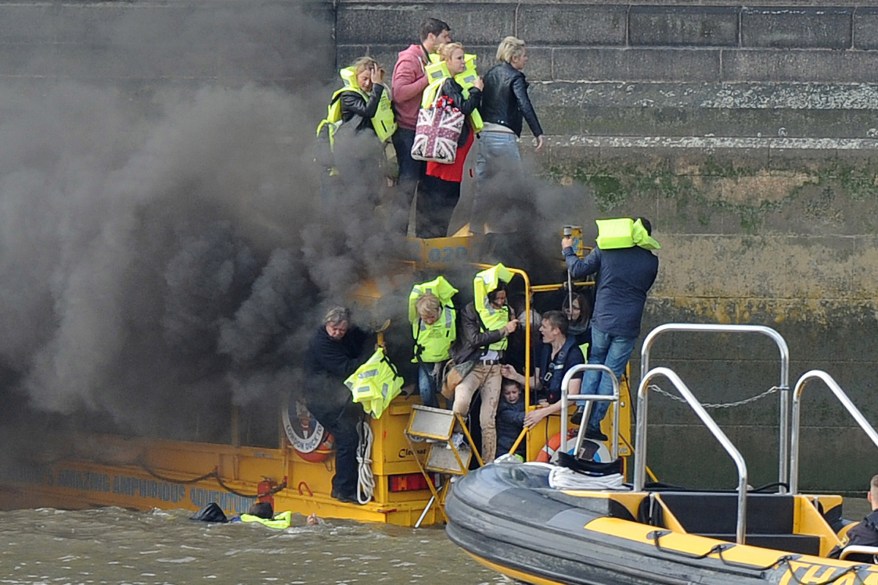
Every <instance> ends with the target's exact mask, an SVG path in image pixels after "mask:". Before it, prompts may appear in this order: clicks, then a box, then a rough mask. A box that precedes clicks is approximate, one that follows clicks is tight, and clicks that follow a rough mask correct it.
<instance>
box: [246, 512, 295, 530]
mask: <svg viewBox="0 0 878 585" xmlns="http://www.w3.org/2000/svg"><path fill="white" fill-rule="evenodd" d="M241 522H256V523H258V524H262V525H263V526H265V527H267V528H273V529H274V530H286V529H287V528H289V527H290V526H292V524H293V513H292V512H290V511H287V512H281V513H280V514H275V516H274V518H270V519H269V518H260V517H259V516H254V515H253V514H241Z"/></svg>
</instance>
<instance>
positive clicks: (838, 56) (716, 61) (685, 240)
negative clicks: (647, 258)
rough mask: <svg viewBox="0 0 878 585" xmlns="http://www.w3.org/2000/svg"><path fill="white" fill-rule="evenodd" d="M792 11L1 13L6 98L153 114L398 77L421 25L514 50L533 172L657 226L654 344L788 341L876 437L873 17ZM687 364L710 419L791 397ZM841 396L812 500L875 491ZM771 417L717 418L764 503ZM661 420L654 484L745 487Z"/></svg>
mask: <svg viewBox="0 0 878 585" xmlns="http://www.w3.org/2000/svg"><path fill="white" fill-rule="evenodd" d="M789 4H791V3H783V2H768V1H766V2H760V3H759V5H758V6H743V5H736V4H730V3H728V2H715V1H699V2H683V1H679V2H669V1H659V0H653V1H648V2H641V3H638V4H636V5H635V4H632V5H628V4H608V3H604V2H597V1H580V2H537V1H522V2H503V1H500V2H480V3H479V2H463V1H444V2H442V1H438V2H422V3H411V2H409V3H404V4H402V3H393V2H381V1H376V2H369V1H347V0H337V1H336V2H333V3H328V2H288V1H283V0H274V1H263V0H259V1H258V2H251V1H248V2H241V1H240V0H217V1H215V2H194V1H193V2H184V1H170V2H167V1H161V2H159V1H156V2H149V1H143V2H139V1H135V2H72V1H71V2H60V1H57V2H56V1H52V2H49V1H46V2H39V1H32V2H28V1H26V0H25V1H21V2H15V3H12V2H0V83H2V84H4V85H15V84H30V85H34V86H39V84H41V83H44V82H45V81H46V80H55V79H74V80H86V81H88V82H90V83H100V84H105V85H110V86H113V87H117V88H121V89H128V90H130V91H131V92H132V95H136V96H141V97H143V96H146V97H144V98H143V99H146V100H148V96H149V94H150V93H151V92H152V91H155V90H156V89H157V88H167V87H197V86H198V85H199V84H201V83H203V82H205V81H209V82H211V83H219V84H241V83H251V82H255V83H260V84H266V85H273V86H277V87H280V88H284V89H285V90H287V91H289V92H291V93H294V94H295V93H297V92H301V91H302V87H303V84H304V83H305V82H307V81H308V80H314V79H319V80H321V81H324V82H331V80H332V79H333V77H334V71H335V68H336V67H337V66H338V65H343V64H346V63H348V62H350V61H351V60H352V59H353V58H354V57H356V56H359V55H361V54H363V53H367V52H368V53H371V54H373V55H375V56H376V57H378V58H379V59H380V60H381V61H383V62H384V63H385V64H387V65H388V66H392V64H393V62H394V61H395V57H396V52H397V51H399V50H400V49H401V48H403V47H405V46H406V45H408V44H409V43H410V42H412V41H414V37H415V36H416V31H417V26H418V23H419V22H420V21H421V20H422V19H423V18H424V17H426V16H436V17H439V18H442V19H444V20H447V21H448V22H449V23H451V25H452V27H453V32H454V36H455V37H456V38H457V39H459V40H461V41H462V42H464V43H465V44H466V46H467V48H468V49H469V50H470V51H472V52H475V53H477V54H478V55H479V63H480V65H481V67H482V69H484V68H485V67H487V66H488V65H489V64H490V63H491V62H492V61H493V53H494V50H495V47H496V44H497V42H498V41H499V40H500V39H501V38H502V37H503V36H505V35H509V34H514V35H517V36H519V37H521V38H524V39H525V40H526V41H527V42H528V45H529V54H530V57H531V59H530V63H529V65H528V69H527V71H526V72H527V74H528V78H529V80H530V81H531V84H532V85H531V89H530V91H531V96H532V98H533V100H534V102H535V104H536V107H537V110H538V112H539V114H540V117H541V120H542V122H543V124H544V127H545V129H546V132H547V135H548V138H549V146H548V148H547V149H546V152H544V153H542V154H541V155H540V156H539V157H534V156H533V153H532V152H531V151H530V149H529V148H528V144H529V142H528V141H526V140H525V141H523V142H522V144H523V149H524V150H525V153H526V155H527V156H529V157H530V158H534V160H535V162H537V163H538V165H539V166H538V168H539V169H540V172H541V173H542V174H543V176H544V177H545V179H546V180H547V181H548V182H550V183H552V184H555V185H561V186H568V187H570V188H571V193H578V194H579V195H577V196H578V197H579V199H576V200H575V201H574V203H573V209H572V213H571V221H575V222H578V223H582V224H583V225H586V226H590V225H591V220H592V219H593V215H594V214H600V215H603V216H614V215H621V214H635V213H636V214H642V215H647V216H650V217H651V218H652V219H653V222H654V225H655V226H656V236H657V238H658V239H659V240H660V241H661V242H662V243H663V245H664V248H663V250H662V251H661V252H660V257H661V263H662V266H661V273H660V277H659V280H658V282H657V284H656V286H655V289H654V292H653V295H652V298H651V300H650V303H649V305H648V310H647V316H646V319H645V323H644V325H645V329H646V330H648V329H650V328H651V327H653V326H655V325H657V324H660V323H664V322H669V321H694V322H720V323H757V324H765V325H769V326H772V327H775V328H777V329H778V330H779V331H781V333H783V334H784V335H785V336H787V339H788V340H789V343H790V348H791V354H792V358H793V366H792V377H793V380H795V379H796V378H797V377H798V375H799V374H801V373H802V372H804V371H807V370H809V369H811V368H815V367H816V368H824V369H826V370H827V371H829V372H830V373H831V374H832V375H834V376H835V377H836V379H837V380H838V381H839V382H840V383H841V385H842V387H843V388H845V389H846V390H848V391H849V392H850V394H851V395H852V396H853V397H854V399H855V401H856V402H857V403H858V404H859V405H860V407H861V409H862V410H863V412H864V413H865V414H866V416H867V418H869V419H870V420H871V421H872V422H873V423H876V424H878V398H876V397H875V390H876V387H875V382H874V376H873V375H872V374H873V371H874V370H875V369H876V359H875V357H874V356H875V351H874V349H875V346H876V343H875V340H876V335H878V303H876V301H875V295H874V292H873V291H874V289H875V278H874V274H876V269H878V253H876V252H875V250H876V247H875V245H876V220H875V218H876V214H878V204H876V199H878V198H876V195H878V187H876V176H878V149H876V146H878V141H876V139H878V121H876V116H875V114H876V113H878V26H876V25H878V3H876V2H865V1H862V2H834V3H833V4H832V6H826V5H824V3H821V2H816V1H799V2H796V3H795V7H790V6H789ZM333 35H334V36H333ZM324 89H325V88H321V92H320V95H323V93H324V92H323V90H324ZM0 107H2V106H0ZM322 107H323V104H321V103H318V102H314V105H313V108H312V112H310V113H311V114H313V116H314V119H317V117H318V116H319V114H320V112H321V108H322ZM582 193H584V195H583V194H582ZM693 342H694V346H693V344H690V343H688V342H687V341H686V340H685V339H683V338H682V337H680V336H674V337H672V338H671V339H670V340H669V341H667V342H664V343H661V344H659V345H658V346H657V347H656V351H655V357H654V361H653V364H654V365H658V364H659V362H661V363H662V364H666V365H671V366H672V367H674V368H678V369H679V370H680V371H681V373H682V374H683V375H684V379H685V380H687V382H688V383H689V384H690V387H691V388H693V389H694V390H696V393H697V394H698V395H699V396H702V397H703V398H704V400H705V401H709V402H727V401H733V400H739V399H742V398H746V397H749V396H754V395H757V394H759V393H760V392H762V391H763V390H766V389H768V388H770V387H771V386H772V385H773V384H775V383H776V382H777V378H778V365H777V363H776V357H777V354H776V350H774V348H773V347H772V346H771V344H770V343H767V342H765V341H764V340H750V339H749V338H748V339H747V340H746V341H741V340H734V339H730V340H716V339H713V338H710V337H705V336H701V337H699V336H695V338H694V339H693ZM693 354H694V355H696V356H698V357H697V359H692V358H691V356H692V355H693ZM729 358H731V360H732V361H731V364H729V363H728V360H729ZM638 363H639V360H635V362H634V365H635V372H636V371H637V367H636V366H637V364H638ZM663 385H664V384H663ZM827 396H828V392H827V391H826V390H825V389H822V388H820V387H819V385H816V386H815V387H814V388H811V389H810V390H809V392H808V396H807V398H808V402H807V407H806V410H805V419H804V422H805V423H806V424H807V425H808V426H807V429H806V431H805V436H804V439H805V447H804V448H803V452H802V457H803V459H802V475H803V482H802V483H803V486H804V487H816V488H820V489H831V490H838V489H844V490H859V489H862V486H863V485H865V481H866V479H867V478H868V477H869V476H871V475H872V474H873V473H875V472H876V471H878V470H876V469H875V468H874V464H875V458H874V450H872V448H871V447H870V446H869V445H867V441H866V440H865V439H864V438H862V435H861V434H859V433H858V432H857V431H856V429H854V428H852V426H851V421H850V419H849V418H847V417H846V416H845V415H844V414H843V413H842V412H841V410H840V408H839V407H838V406H837V405H836V404H835V403H833V402H832V401H831V400H829V399H828V398H827ZM776 403H777V400H776V395H772V396H771V397H768V398H765V399H762V400H760V401H759V402H757V403H756V408H755V409H754V408H750V409H746V408H744V407H738V408H732V409H721V410H716V411H714V412H715V413H716V416H717V418H718V419H719V420H720V421H721V423H722V424H723V426H724V428H726V429H727V430H728V432H729V434H730V435H731V436H732V438H733V440H735V441H737V442H739V443H740V444H741V445H742V446H743V447H744V451H745V455H746V456H747V457H748V462H750V464H751V471H752V480H751V483H766V482H769V481H772V480H773V479H774V478H775V475H776V472H775V469H776V463H775V461H774V450H775V449H776V434H777V432H776V429H774V428H773V427H772V426H771V425H773V424H774V422H775V421H776V419H777V410H776ZM652 404H653V410H652V413H653V414H652V415H651V417H650V423H651V424H652V425H653V428H654V429H655V430H654V434H653V437H654V439H653V441H652V442H651V448H650V465H651V466H652V467H653V468H654V469H655V470H656V471H657V472H658V473H659V474H660V475H661V476H662V479H666V480H668V481H674V480H675V479H679V480H680V481H683V479H682V478H683V476H684V473H687V474H691V473H694V474H696V476H697V477H698V478H700V480H701V481H703V482H704V483H705V484H710V483H713V484H716V483H722V484H723V485H726V486H728V485H731V483H732V482H731V480H730V473H731V471H732V470H733V466H732V465H731V463H730V462H727V461H726V459H725V456H724V455H722V454H721V453H719V452H718V451H716V450H715V449H714V448H713V447H712V446H711V445H712V442H711V441H710V440H709V439H707V438H706V437H704V434H703V431H701V430H700V429H699V428H698V427H697V425H695V424H694V417H693V416H692V415H691V414H689V413H687V412H686V411H684V410H682V409H680V408H678V407H676V405H675V404H674V403H672V402H670V401H668V400H667V399H665V398H663V397H661V396H656V397H655V398H654V399H653V401H652ZM693 445H698V452H699V453H701V454H703V456H699V457H694V456H692V455H691V454H692V453H694V452H695V449H694V447H693ZM838 453H843V454H844V456H843V457H844V459H843V461H839V459H841V458H842V456H840V455H838ZM830 454H832V455H830ZM705 461H710V462H711V464H710V465H707V464H705ZM688 483H691V482H688Z"/></svg>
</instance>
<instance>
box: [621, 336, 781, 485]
mask: <svg viewBox="0 0 878 585" xmlns="http://www.w3.org/2000/svg"><path fill="white" fill-rule="evenodd" d="M668 332H698V333H760V334H762V335H766V336H768V337H770V338H771V339H773V340H774V342H775V344H776V345H777V348H778V350H780V383H779V384H778V390H780V421H779V422H778V426H779V427H780V428H779V430H778V433H779V435H780V436H779V440H778V482H779V483H780V484H781V487H780V489H781V490H783V489H784V488H783V486H784V485H786V484H788V483H789V475H790V470H789V457H790V420H789V417H790V396H789V390H790V385H789V384H790V350H789V347H788V346H787V342H786V340H784V338H783V337H781V335H780V333H778V332H777V331H775V330H774V329H772V328H771V327H765V326H763V325H715V324H714V325H711V324H707V323H704V324H701V323H667V324H665V325H659V326H658V327H656V328H655V329H653V330H652V331H650V332H649V334H648V335H647V336H646V338H645V339H644V340H643V347H642V349H641V352H640V374H641V376H640V377H641V380H642V379H643V372H648V371H649V351H650V348H651V347H652V344H653V343H654V342H655V339H656V337H658V336H659V335H661V334H662V333H668ZM641 384H642V382H641ZM637 413H638V425H637V426H638V428H639V427H640V419H639V414H640V407H639V399H638V410H637ZM637 440H640V436H639V434H638V437H637Z"/></svg>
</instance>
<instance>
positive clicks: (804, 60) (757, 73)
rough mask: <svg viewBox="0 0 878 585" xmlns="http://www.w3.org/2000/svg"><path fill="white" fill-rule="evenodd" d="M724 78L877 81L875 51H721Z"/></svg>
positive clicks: (776, 80) (778, 80)
mask: <svg viewBox="0 0 878 585" xmlns="http://www.w3.org/2000/svg"><path fill="white" fill-rule="evenodd" d="M722 55H723V56H722V79H723V80H724V81H765V82H786V81H796V82H803V83H804V82H843V83H855V82H860V83H876V82H878V51H875V52H873V51H868V52H867V51H809V50H805V49H789V50H773V49H755V50H752V51H735V50H731V51H725V50H724V51H723V54H722Z"/></svg>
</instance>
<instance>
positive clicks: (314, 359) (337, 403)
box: [304, 307, 372, 503]
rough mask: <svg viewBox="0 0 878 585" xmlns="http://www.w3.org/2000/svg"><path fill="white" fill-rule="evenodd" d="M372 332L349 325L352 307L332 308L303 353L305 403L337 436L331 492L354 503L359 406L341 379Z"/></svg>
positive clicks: (352, 368)
mask: <svg viewBox="0 0 878 585" xmlns="http://www.w3.org/2000/svg"><path fill="white" fill-rule="evenodd" d="M370 337H371V336H370V335H369V334H368V333H366V332H365V331H363V330H362V329H360V328H359V327H357V326H355V325H352V324H351V312H350V310H349V309H347V308H345V307H332V308H331V309H329V311H327V312H326V315H324V317H323V324H322V325H321V326H320V327H319V328H318V329H317V331H315V332H314V335H313V336H312V337H311V341H310V343H309V344H308V351H307V354H306V356H305V384H304V387H305V403H306V404H307V405H308V411H309V412H311V414H313V415H314V418H316V419H317V422H319V423H320V424H321V425H323V428H325V429H326V430H327V431H328V432H329V433H331V434H332V436H333V438H334V439H335V475H334V476H333V478H332V497H333V498H335V499H337V500H339V501H342V502H349V503H357V481H358V476H359V473H358V470H357V446H358V445H359V442H360V437H359V435H358V433H357V423H358V422H359V420H360V418H361V416H362V414H363V409H362V408H360V407H359V406H357V405H356V404H354V402H353V398H352V397H351V393H350V392H349V391H348V389H347V387H346V386H345V384H344V381H345V380H346V379H347V377H348V376H350V375H351V374H352V373H354V371H355V370H356V369H357V368H358V367H360V365H361V364H362V363H363V362H364V361H366V358H367V357H368V356H365V355H364V352H366V351H368V350H369V349H371V345H372V344H370V343H369V340H370Z"/></svg>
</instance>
